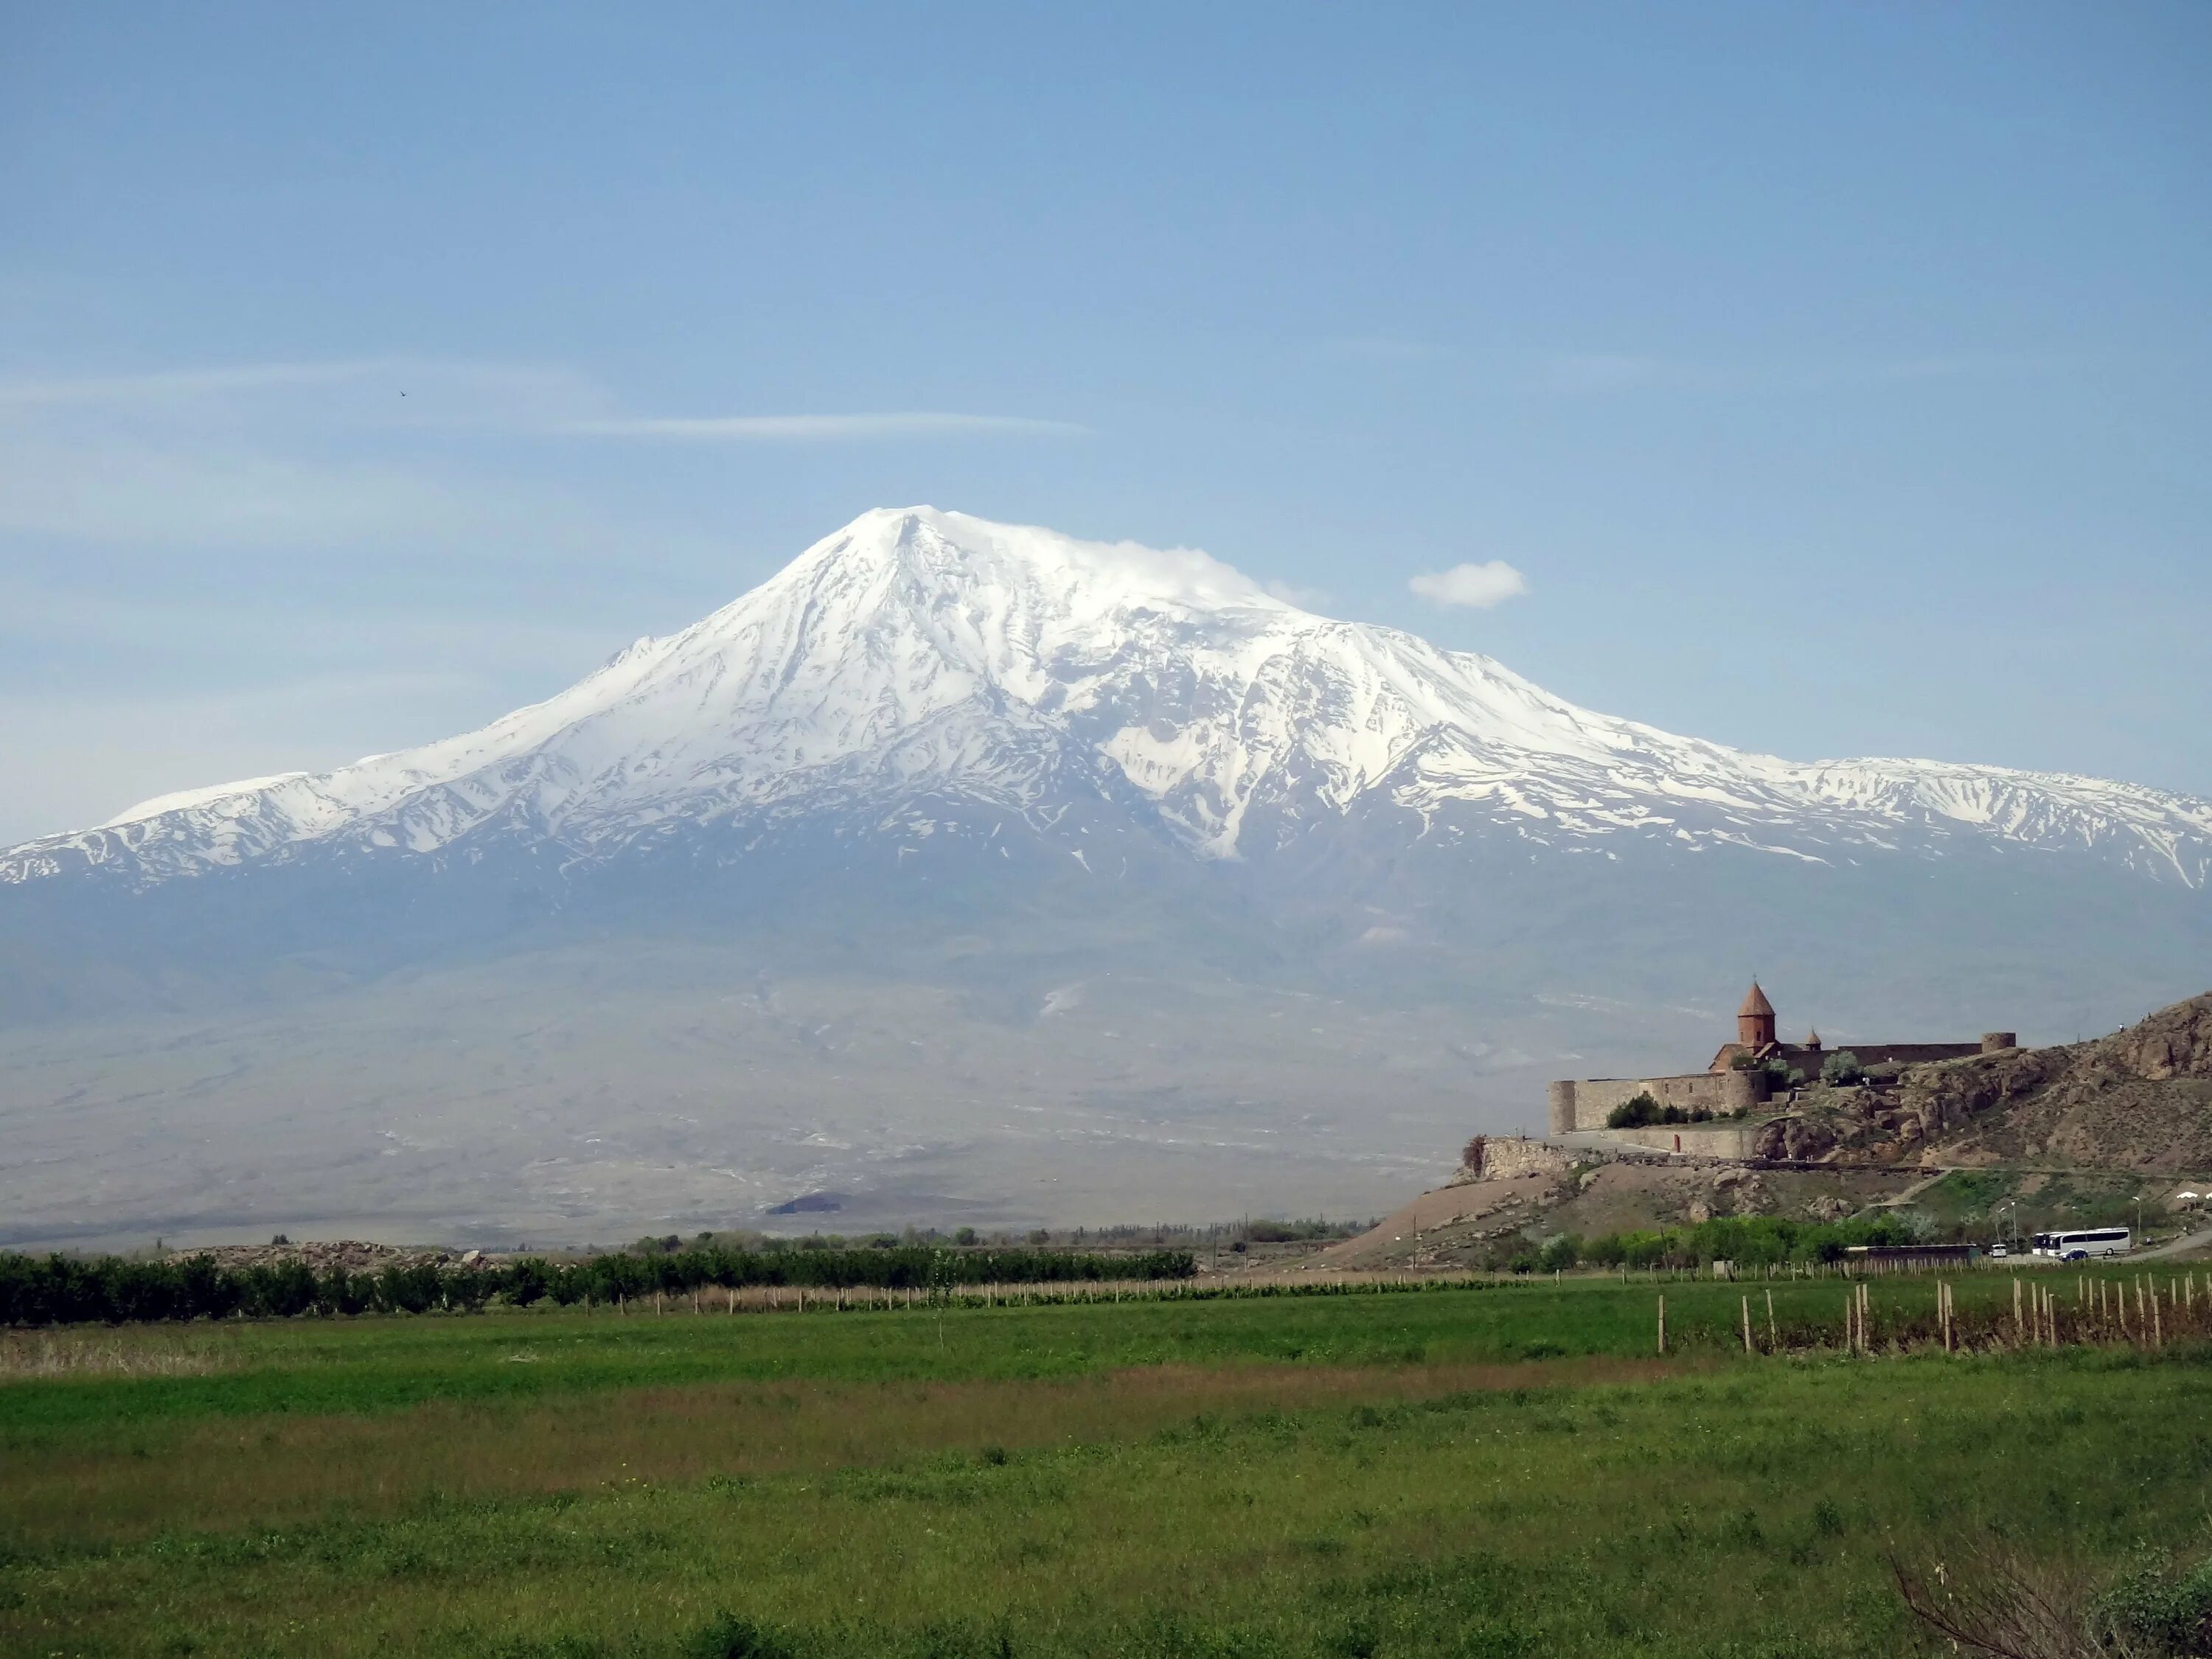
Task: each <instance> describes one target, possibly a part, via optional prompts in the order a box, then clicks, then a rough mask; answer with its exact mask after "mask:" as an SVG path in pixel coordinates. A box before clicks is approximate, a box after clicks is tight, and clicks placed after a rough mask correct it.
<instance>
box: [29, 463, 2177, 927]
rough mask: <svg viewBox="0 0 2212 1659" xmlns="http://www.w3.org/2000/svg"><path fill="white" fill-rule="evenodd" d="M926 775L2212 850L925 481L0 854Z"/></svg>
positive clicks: (1805, 829)
mask: <svg viewBox="0 0 2212 1659" xmlns="http://www.w3.org/2000/svg"><path fill="white" fill-rule="evenodd" d="M925 798H926V799H933V800H937V801H939V802H945V801H957V800H965V801H969V802H980V803H983V804H984V805H986V806H987V808H988V810H989V811H990V812H991V813H993V814H1006V813H1012V814H1018V815H1019V816H1020V817H1022V818H1024V819H1025V820H1027V821H1028V822H1029V823H1030V825H1031V826H1032V828H1033V829H1035V830H1036V833H1038V834H1039V835H1041V836H1055V835H1056V836H1062V837H1063V838H1068V837H1072V836H1073V835H1074V831H1073V829H1066V830H1063V829H1060V828H1059V826H1060V825H1062V824H1064V823H1073V822H1075V821H1077V820H1075V819H1071V818H1070V817H1069V814H1070V813H1071V812H1074V811H1077V809H1079V808H1080V809H1081V811H1092V810H1110V811H1113V812H1115V813H1130V814H1133V815H1135V816H1134V820H1133V821H1134V822H1135V823H1139V824H1140V825H1141V831H1140V833H1142V834H1144V835H1146V836H1158V837H1159V838H1160V839H1161V840H1162V841H1164V842H1165V843H1167V844H1168V845H1169V846H1170V847H1173V848H1177V849H1178V850H1180V851H1182V852H1185V853H1190V854H1197V855H1198V856H1200V858H1203V859H1210V860H1218V859H1249V858H1263V857H1266V856H1267V855H1268V854H1270V853H1271V852H1272V851H1273V850H1276V849H1279V848H1287V847H1289V846H1291V845H1292V844H1293V843H1297V842H1303V841H1305V840H1306V838H1308V837H1310V836H1312V835H1313V834H1315V833H1316V831H1317V830H1322V829H1327V830H1328V833H1330V834H1332V835H1334V834H1336V833H1338V832H1340V831H1342V832H1344V833H1347V834H1348V833H1352V830H1351V825H1352V821H1353V820H1358V821H1359V822H1360V823H1367V824H1370V825H1375V826H1389V828H1388V829H1381V828H1378V829H1376V830H1375V833H1376V834H1380V835H1383V836H1385V838H1386V839H1387V838H1389V836H1399V835H1401V834H1405V833H1411V834H1412V836H1413V841H1414V842H1419V843H1422V844H1423V846H1424V848H1425V849H1427V848H1434V847H1437V846H1440V845H1460V844H1462V843H1463V844H1465V845H1467V846H1468V847H1470V848H1472V847H1474V846H1477V845H1481V844H1487V845H1490V846H1492V847H1498V848H1513V849H1515V850H1516V854H1518V853H1521V852H1525V851H1529V850H1540V849H1550V850H1552V851H1554V852H1559V851H1580V852H1601V853H1605V854H1608V855H1612V853H1613V848H1622V847H1626V845H1628V844H1629V843H1630V842H1640V843H1643V844H1645V845H1650V844H1654V843H1657V844H1661V845H1663V846H1664V847H1666V848H1668V849H1669V851H1670V852H1695V851H1699V850H1701V849H1709V848H1722V847H1728V848H1741V849H1745V850H1748V851H1750V852H1753V853H1755V854H1768V855H1771V856H1773V857H1775V858H1778V859H1784V860H1798V861H1802V862H1805V863H1809V864H1814V865H1826V866H1838V865H1840V864H1849V863H1851V862H1855V861H1856V860H1859V859H1860V858H1862V857H1876V858H1887V857H1889V856H1891V855H1893V854H1898V853H1899V852H1905V851H1909V852H1910V853H1911V854H1912V855H1913V856H1917V857H1923V858H1936V857H1941V856H1943V854H1944V853H1945V851H1946V849H1950V848H1963V847H1966V846H1970V845H1972V846H1984V847H1986V846H1993V845H1994V846H2005V845H2010V846H2015V847H2018V846H2027V847H2033V848H2039V849H2043V850H2046V851H2060V850H2063V851H2069V852H2074V853H2077V854H2087V855H2088V856H2090V857H2091V858H2093V859H2095V860H2103V861H2106V862H2110V863H2116V864H2119V865H2122V866H2126V867H2128V868H2130V869H2131V870H2134V871H2136V872H2139V873H2142V874H2147V875H2154V876H2157V877H2160V878H2172V877H2177V876H2178V877H2179V879H2180V880H2181V881H2182V882H2183V883H2184V884H2187V885H2190V886H2198V885H2201V884H2203V883H2204V881H2205V878H2206V877H2207V874H2208V872H2212V805H2208V804H2207V803H2205V802H2203V801H2197V800H2191V799H2186V798H2183V797H2179V796H2171V795H2165V794H2161V793H2159V792H2157V791H2154V790H2148V789H2138V788H2132V787H2128V786H2124V785H2118V784H2107V783H2101V782H2099V781H2094V780H2088V779H2080V778H2066V777H2058V776H2052V775H2040V774H2030V773H2021V772H2008V771H2005V770H2003V769H1998V768H1992V767H1978V766H1947V765H1942V764H1938V763H1928V762H1917V761H1914V762H1906V761H1887V760H1855V761H1830V762H1820V763H1816V764H1813V765H1799V764H1795V763H1790V762H1788V761H1784V760H1781V759H1778V758H1777V757H1772V756H1766V755H1756V754H1747V753H1745V752H1743V751H1741V750H1733V749H1729V748H1727V747H1725V746H1723V745H1722V744H1712V743H1705V742H1700V741H1699V740H1697V739H1694V738H1682V737H1677V736H1674V735H1673V734H1671V733H1669V732H1662V731H1659V730H1656V729H1655V728H1653V727H1650V726H1643V725H1639V724H1638V723H1636V722H1634V721H1632V720H1621V719H1618V718H1615V717H1613V716H1609V715H1605V714H1596V713H1594V712H1592V711H1590V710H1588V709H1583V708H1577V707H1575V706H1574V705H1573V704H1571V703H1569V702H1565V701H1563V700H1562V699H1560V698H1558V697H1555V696H1551V695H1549V694H1548V693H1547V692H1545V691H1543V690H1541V689H1540V688H1538V687H1536V686H1534V685H1532V684H1529V683H1528V681H1526V680H1524V679H1522V678H1520V677H1519V676H1517V675H1516V674H1514V673H1512V672H1511V671H1509V670H1507V669H1505V668H1504V667H1503V666H1502V665H1499V664H1497V663H1495V662H1492V661H1491V660H1490V659H1487V658H1485V657H1480V656H1477V655H1474V654H1472V653H1456V652H1449V651H1444V650H1441V649H1439V648H1437V647H1435V646H1432V645H1431V644H1429V643H1428V642H1426V641H1423V640H1420V639H1418V638H1415V637H1414V636H1413V635H1408V634H1404V633H1401V632H1398V631H1396V630H1394V629H1387V628H1380V627H1375V626H1371V625H1368V624H1364V623H1340V622H1333V621H1330V620H1328V619H1327V618H1324V617H1316V616H1313V615H1311V614H1310V613H1308V612H1306V611H1301V610H1298V609H1297V608H1296V607H1295V606H1292V605H1287V604H1285V603H1284V602H1283V601H1281V600H1279V599H1275V598H1273V596H1271V595H1270V594H1268V593H1267V592H1266V591H1265V590H1264V589H1263V588H1261V586H1259V585H1258V584H1257V583H1255V581H1253V580H1251V579H1250V578H1249V577H1248V576H1245V575H1244V574H1242V573H1241V572H1239V571H1237V570H1236V569H1234V568H1231V567H1230V566H1228V565H1226V564H1224V563H1222V562H1220V561H1219V560H1218V559H1214V558H1212V557H1211V556H1208V555H1206V554H1205V553H1202V552H1200V551H1198V550H1195V549H1191V548H1171V549H1166V550H1161V549H1155V548H1149V547H1145V546H1142V545H1140V544H1136V543H1133V542H1097V541H1086V540H1083V539H1081V538H1076V537H1073V536H1066V535H1063V534H1061V533H1060V532H1056V531H1053V530H1048V529H1043V528H1041V527H1039V526H1030V525H1012V524H1000V523H994V522H993V521H992V520H987V519H980V518H975V517H973V516H971V515H969V514H967V513H955V512H950V511H947V510H945V509H943V508H939V507H926V506H923V507H879V508H876V509H873V510H872V511H870V512H867V513H862V514H861V515H860V517H859V518H857V519H855V520H853V521H852V522H851V523H850V524H848V525H846V526H844V527H843V528H842V529H841V530H838V531H836V532H834V533H833V534H831V535H829V536H826V537H824V538H823V539H822V540H820V541H818V542H817V543H815V544H814V545H813V546H811V547H810V548H808V549H807V550H805V552H804V553H802V554H800V555H799V557H798V558H796V559H795V560H793V562H791V563H790V564H789V565H787V566H786V567H785V568H783V569H782V570H781V571H780V572H778V573H777V574H775V576H773V577H771V578H770V579H769V580H768V581H766V582H764V583H763V584H762V585H761V586H758V587H757V588H755V589H754V590H753V591H752V592H749V593H747V594H745V595H744V596H743V597H741V598H739V599H737V600H735V601H733V602H732V604H730V605H726V606H724V607H723V608H722V609H721V610H720V611H716V612H715V613H714V615H712V616H710V617H706V618H705V619H704V620H702V621H701V622H699V623H695V624H693V625H692V626H691V627H690V628H687V629H684V630H682V631H681V632H679V633H677V634H673V635H668V636H666V637H665V638H659V639H647V640H641V641H637V642H636V643H635V644H634V645H632V646H631V647H629V648H627V649H625V650H623V651H622V652H620V653H617V655H616V656H614V657H612V658H611V659H609V660H608V661H607V662H606V663H605V665H603V666H602V667H600V668H599V670H598V671H595V672H594V673H592V674H591V675H590V676H588V677H587V678H585V679H583V680H581V681H580V682H579V683H578V684H575V685H573V686H571V687H569V688H568V690H565V691H562V692H561V693H559V694H558V695H557V696H553V697H551V698H549V699H548V700H547V701H545V702H542V703H538V704H535V705H532V707H530V708H522V709H518V710H516V711H515V712H514V713H513V714H508V715H507V716H505V717H504V718H502V719H501V720H495V721H494V722H492V723H491V724H490V725H489V726H485V727H483V729H482V730H480V731H477V732H468V733H465V734H463V735H462V736H459V737H456V738H447V739H446V740H444V741H442V742H440V743H434V744H426V745H424V746H422V747H421V748H418V749H413V750H404V751H401V752H398V753H395V754H390V755H381V756H375V757H370V758H368V759H367V760H363V761H361V762H357V763H355V764H353V765H351V766H347V767H341V768H339V769H336V770H334V771H331V772H326V773H321V774H314V775H307V774H288V775H283V776H280V777H275V778H261V779H253V780H250V781H246V782H244V783H240V784H233V785H227V786H223V787H219V788H215V789H203V790H194V791H189V792H186V793H182V794H179V795H173V796H168V797H165V798H162V799H159V800H155V801H152V802H149V803H146V804H144V805H142V806H140V807H138V808H136V809H134V810H132V811H130V812H127V813H125V814H123V815H120V816H119V817H118V818H116V819H114V820H112V821H111V822H110V823H107V824H106V825H103V826H101V827H100V828H99V829H93V830H88V831H84V832H82V833H80V834H76V835H72V836H50V837H47V838H46V839H45V840H43V841H40V842H31V843H29V844H27V846H25V847H22V848H16V849H15V850H14V851H13V852H11V853H9V854H4V855H0V884H10V883H22V882H29V881H40V880H45V879H48V878H56V877H61V876H64V875H66V874H68V873H69V872H72V871H79V872H82V871H86V870H89V869H94V868H97V869H100V870H101V871H103V872H106V874H107V875H109V876H114V875H118V874H120V875H121V876H122V877H123V878H125V879H126V880H129V881H131V882H133V883H136V884H150V883H154V882H159V881H163V880H167V879H168V878H170V877H171V876H174V875H179V874H189V873H198V872H203V871H204V870H207V869H209V868H211V867H215V866H238V865H250V864H252V863H255V862H258V861H261V860H280V861H286V860H295V859H298V858H302V857H307V856H309V855H310V854H314V853H317V852H318V851H320V852H329V851H331V850H333V849H336V850H338V851H342V852H344V853H345V854H347V855H348V856H352V857H360V858H366V859H372V860H374V859H384V858H400V857H405V856H408V855H410V854H432V855H440V856H442V855H443V854H444V853H445V851H446V849H447V848H455V847H457V846H458V845H460V844H463V843H465V844H466V846H465V849H464V851H465V855H467V856H475V855H477V854H476V853H475V852H472V851H468V850H467V849H481V848H484V847H485V846H486V845H487V843H488V842H493V841H501V840H503V841H504V842H507V843H512V844H513V845H515V846H518V847H524V848H530V849H532V851H533V852H534V850H535V849H536V848H538V846H540V845H542V844H545V843H557V845H558V847H559V848H560V851H561V856H562V860H564V861H574V862H578V863H586V864H588V863H592V862H598V861H606V860H618V859H620V858H621V857H623V855H624V852H625V849H627V848H631V847H632V846H634V845H636V844H638V843H640V842H647V843H650V844H653V845H662V844H665V843H667V842H669V841H670V840H671V837H676V836H681V835H683V834H686V833H695V832H697V833H708V832H711V833H712V834H714V835H715V836H723V835H732V834H737V833H738V829H737V826H745V825H755V824H759V823H769V822H773V823H788V822H797V821H799V820H802V819H804V820H806V821H809V822H814V821H826V820H828V819H829V818H840V819H841V822H842V827H841V828H840V829H837V830H836V832H835V833H836V835H838V836H878V835H883V834H896V833H899V832H898V831H897V830H896V829H895V828H893V826H896V825H897V824H899V823H903V822H904V821H905V815H906V814H908V812H909V811H911V810H913V803H915V801H916V800H918V799H925ZM1078 817H1079V814H1078ZM1332 826H1333V827H1332ZM1407 826H1411V827H1412V828H1411V830H1410V832H1408V831H1407ZM745 833H747V834H750V830H747V831H746V832H745ZM932 833H934V832H932ZM739 839H740V840H741V841H742V839H743V836H740V837H739ZM1315 844H1317V843H1315ZM1065 850H1067V851H1068V852H1070V853H1071V854H1082V853H1084V852H1085V849H1084V848H1082V847H1081V846H1080V845H1078V844H1073V842H1071V844H1070V845H1069V846H1068V847H1067V848H1066V849H1065ZM1079 862H1080V860H1079ZM1084 867H1085V868H1086V869H1087V868H1088V867H1089V866H1088V865H1087V864H1086V865H1085V866H1084Z"/></svg>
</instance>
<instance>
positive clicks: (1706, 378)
mask: <svg viewBox="0 0 2212 1659" xmlns="http://www.w3.org/2000/svg"><path fill="white" fill-rule="evenodd" d="M2090 361H2091V360H2090V359H2087V358H2085V357H2081V356H2069V355H2063V354H2051V353H2037V352H1971V351H1966V352H1932V353H1925V354H1922V355H1918V356H1865V357H1857V358H1847V359H1838V360H1835V361H1832V362H1765V363H1756V362H1704V361H1699V360H1697V359H1693V358H1683V357H1668V356H1656V355H1651V354H1647V353H1638V352H1620V351H1566V352H1558V353H1554V354H1553V356H1549V357H1547V358H1545V359H1544V360H1543V362H1541V364H1540V365H1539V368H1538V378H1539V380H1541V383H1542V384H1543V385H1544V386H1546V387H1547V388H1548V389H1549V390H1551V391H1553V392H1566V393H1572V394H1585V395H1601V394H1604V393H1607V392H1636V391H1644V390H1653V391H1674V392H1827V391H1836V390H1841V389H1845V388H1849V387H1852V386H1888V385H1898V384H1905V383H1910V382H1913V381H1922V380H1966V379H1970V378H1974V377H1979V376H1994V375H2006V374H2047V373H2051V372H2053V371H2057V370H2063V369H2069V368H2081V367H2084V366H2086V365H2087V363H2088V362H2090Z"/></svg>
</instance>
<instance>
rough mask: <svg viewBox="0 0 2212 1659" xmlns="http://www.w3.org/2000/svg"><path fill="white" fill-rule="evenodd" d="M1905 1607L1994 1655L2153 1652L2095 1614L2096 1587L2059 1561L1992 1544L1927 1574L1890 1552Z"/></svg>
mask: <svg viewBox="0 0 2212 1659" xmlns="http://www.w3.org/2000/svg"><path fill="white" fill-rule="evenodd" d="M1889 1571H1890V1576H1891V1577H1893V1579H1894V1580H1895V1581H1896V1583H1897V1593H1898V1595H1899V1598H1900V1599H1901V1600H1902V1601H1904V1603H1905V1608H1906V1610H1907V1611H1908V1612H1910V1613H1911V1614H1912V1616H1913V1617H1914V1618H1915V1619H1917V1620H1919V1621H1920V1622H1921V1623H1922V1624H1923V1625H1924V1626H1927V1627H1928V1628H1929V1630H1931V1631H1933V1632H1936V1634H1937V1635H1939V1636H1941V1637H1942V1638H1945V1639H1947V1640H1948V1641H1949V1642H1951V1643H1953V1644H1955V1647H1956V1648H1957V1650H1960V1651H1963V1652H1966V1653H1981V1654H1991V1655H1995V1656H1996V1659H2149V1656H2150V1655H2152V1654H2153V1653H2154V1652H2156V1651H2158V1650H2157V1649H2155V1648H2153V1647H2148V1646H2145V1645H2142V1644H2140V1643H2138V1642H2137V1641H2136V1640H2134V1639H2133V1638H2132V1636H2131V1633H2130V1632H2127V1631H2125V1630H2123V1629H2121V1628H2118V1627H2117V1626H2115V1625H2114V1624H2113V1622H2112V1620H2109V1619H2106V1618H2104V1617H2101V1616H2100V1613H2099V1610H2098V1596H2097V1593H2096V1589H2095V1587H2094V1586H2093V1585H2092V1584H2091V1583H2088V1581H2087V1579H2086V1578H2084V1577H2082V1575H2081V1571H2080V1570H2079V1569H2077V1568H2075V1567H2074V1566H2072V1565H2069V1564H2068V1563H2064V1562H2058V1561H2051V1560H2046V1559H2039V1558H2036V1557H2032V1556H2028V1555H2024V1554H2022V1553H2020V1552H2019V1551H2017V1550H2014V1549H2010V1548H2007V1547H2002V1546H1996V1545H1989V1546H1984V1547H1980V1548H1978V1549H1973V1550H1970V1551H1968V1552H1966V1553H1965V1554H1963V1555H1962V1556H1960V1558H1959V1559H1957V1561H1956V1563H1955V1564H1954V1565H1947V1564H1944V1563H1940V1562H1939V1563H1938V1564H1937V1565H1936V1566H1935V1567H1933V1568H1931V1569H1929V1571H1927V1572H1926V1573H1925V1574H1918V1573H1915V1572H1914V1571H1911V1569H1910V1568H1908V1567H1907V1566H1906V1565H1905V1564H1904V1562H1902V1561H1900V1560H1899V1559H1898V1558H1897V1557H1896V1556H1895V1555H1894V1554H1893V1555H1892V1556H1891V1557H1890V1558H1889Z"/></svg>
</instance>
